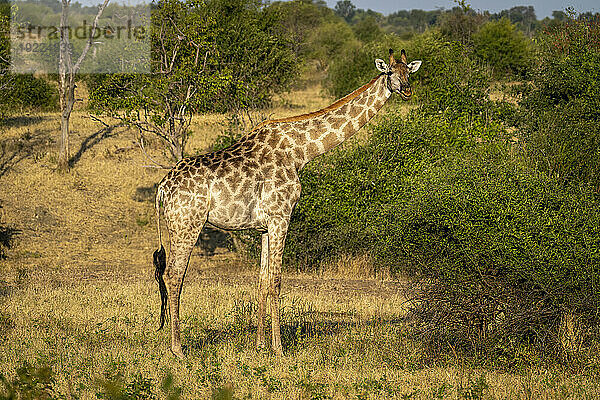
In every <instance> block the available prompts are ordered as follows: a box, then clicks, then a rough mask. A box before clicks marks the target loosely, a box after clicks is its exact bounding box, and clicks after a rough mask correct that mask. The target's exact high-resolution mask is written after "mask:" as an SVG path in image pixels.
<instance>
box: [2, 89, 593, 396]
mask: <svg viewBox="0 0 600 400" xmlns="http://www.w3.org/2000/svg"><path fill="white" fill-rule="evenodd" d="M287 98H288V101H286V102H283V101H282V102H281V103H280V104H281V105H280V106H278V107H277V108H276V109H275V110H273V113H274V114H275V115H276V116H277V117H280V116H281V117H283V116H287V115H293V114H298V113H302V112H306V111H311V110H314V109H317V108H319V107H322V106H324V105H326V104H327V103H328V102H329V101H330V99H327V98H323V97H322V96H321V95H320V89H319V88H315V87H309V88H307V89H303V90H302V91H300V92H295V93H293V94H291V95H289V97H287ZM289 99H293V101H294V103H295V104H297V105H296V106H294V105H290V103H291V100H289ZM298 104H299V105H298ZM225 120H226V116H222V115H206V116H201V117H198V118H196V119H195V120H194V125H193V129H194V136H193V139H192V142H191V148H196V149H199V150H202V149H206V148H207V147H208V146H209V145H210V143H211V142H212V141H213V140H214V138H215V137H216V135H218V134H219V133H221V131H222V128H221V127H220V126H219V124H220V123H222V122H224V121H225ZM72 123H73V147H72V148H73V153H74V154H77V152H78V151H79V149H82V151H81V154H80V156H79V158H78V160H77V161H76V162H75V166H74V168H73V169H72V170H71V171H70V172H69V173H67V174H60V173H57V172H56V171H55V167H56V147H55V146H56V145H55V140H56V138H57V137H58V118H57V116H56V115H55V114H50V113H48V114H34V115H29V116H23V117H21V118H17V119H13V120H11V121H10V124H9V126H8V128H6V129H5V130H4V132H2V136H1V138H0V142H1V144H2V146H1V147H0V149H1V150H2V153H1V154H0V168H1V169H0V205H1V206H2V209H0V210H1V211H2V215H1V217H2V219H1V220H0V222H1V223H2V225H3V226H5V227H10V228H11V229H12V230H13V231H16V232H17V233H18V234H17V235H16V238H15V241H14V246H13V247H12V248H11V249H10V250H9V251H8V252H7V255H8V258H7V259H6V260H0V305H1V306H0V372H2V373H3V374H4V375H7V376H14V374H15V371H16V369H17V368H18V367H20V366H21V365H23V363H25V362H29V363H31V364H33V365H39V366H41V365H51V366H52V368H53V370H54V371H55V373H56V390H57V391H58V392H60V393H62V394H63V395H65V396H66V397H67V398H68V397H69V396H70V397H71V398H81V399H93V398H96V393H97V392H100V391H101V390H102V388H101V384H100V382H101V381H102V379H107V378H108V379H115V377H116V376H117V374H121V375H122V376H123V379H124V382H125V385H126V386H127V385H129V386H128V387H130V388H133V387H134V383H135V382H137V383H140V382H142V383H143V382H146V383H150V384H151V386H152V388H153V389H152V390H153V391H154V393H160V389H159V386H160V383H161V382H162V380H163V379H164V377H165V376H167V375H168V374H172V375H173V376H174V379H175V385H177V386H179V387H181V388H182V390H183V393H182V398H185V399H195V398H207V397H210V396H211V395H212V394H213V391H214V390H215V389H218V388H221V389H223V390H224V388H227V387H231V388H232V390H233V394H234V396H235V397H236V398H273V399H278V398H281V399H296V398H297V399H305V398H307V399H308V398H313V399H318V398H320V399H325V398H334V399H338V398H339V399H342V398H362V399H378V398H398V399H404V398H411V399H430V398H498V399H500V398H508V399H518V398H597V397H598V395H600V388H599V383H598V380H597V378H596V377H595V376H591V375H586V374H581V375H569V374H567V373H564V372H561V371H559V370H556V369H552V368H548V369H530V370H526V371H523V372H521V373H513V374H509V373H501V372H498V371H494V370H481V369H474V368H472V367H470V366H469V365H468V363H467V362H466V361H464V360H461V359H458V358H452V357H449V359H448V360H432V359H431V358H430V357H429V355H428V354H427V352H426V351H425V350H424V349H423V348H422V347H421V345H420V344H419V342H418V341H415V340H414V339H410V338H409V337H408V335H407V333H406V329H405V326H404V324H403V317H404V313H405V309H404V297H403V295H402V293H403V292H402V289H403V283H402V282H397V281H393V280H391V279H389V277H383V278H384V279H381V278H382V277H377V279H373V277H371V276H370V271H371V270H372V266H371V261H370V260H369V259H368V257H356V258H343V259H340V260H338V261H336V262H335V263H334V264H332V265H330V266H327V267H326V268H325V271H326V272H325V273H324V274H323V275H322V276H314V275H303V274H286V275H285V276H284V280H283V285H282V287H283V306H284V307H283V310H282V319H283V325H284V329H283V342H284V347H285V355H284V356H283V357H282V358H280V359H276V358H274V356H273V355H272V354H271V352H269V351H264V352H257V351H256V350H255V349H254V347H253V341H254V339H255V326H256V320H255V319H256V315H255V310H256V302H255V297H254V296H255V291H256V280H257V276H256V271H257V266H256V265H254V264H252V263H250V264H248V263H247V262H245V261H242V260H240V259H238V258H237V257H236V256H235V255H233V254H231V253H228V252H218V254H217V255H214V256H212V257H206V256H204V255H203V254H202V252H200V251H198V250H197V251H195V252H194V255H193V257H192V260H191V266H190V271H189V273H188V277H187V278H186V285H185V287H184V292H183V297H182V303H183V304H182V320H183V329H184V333H183V334H184V346H185V350H186V351H187V353H188V358H187V360H186V361H184V362H180V361H178V360H177V359H175V358H174V357H172V356H171V355H170V353H168V350H167V344H168V331H167V330H164V331H161V332H156V327H157V322H158V318H157V316H158V309H159V299H158V291H157V288H156V284H155V282H154V281H153V279H152V276H153V268H152V266H151V254H152V252H153V250H154V249H155V247H156V244H157V243H156V240H157V238H156V236H157V235H156V232H155V222H156V221H155V219H154V218H155V217H154V211H153V205H152V191H153V186H154V185H155V184H156V183H157V182H158V181H159V180H160V179H161V178H162V176H163V174H164V171H160V170H155V169H149V168H143V167H142V165H144V164H145V163H146V161H145V160H144V158H143V156H142V155H141V154H140V151H139V150H138V148H137V146H136V145H135V143H134V140H135V135H134V133H133V132H130V131H128V130H126V129H124V128H118V127H117V128H115V129H114V130H112V131H110V132H106V131H102V130H101V129H102V125H100V124H97V123H94V122H92V121H91V120H90V119H89V118H88V117H87V114H86V113H85V111H83V110H80V111H76V112H75V114H74V116H73V120H72ZM149 148H150V152H151V153H152V155H153V156H154V157H157V158H160V157H162V155H161V152H160V147H159V144H158V143H150V146H149ZM162 161H164V159H162ZM568 322H569V321H567V320H565V327H566V328H565V329H567V330H568V329H571V328H569V326H571V325H573V324H571V325H568ZM0 390H1V389H0ZM132 390H133V389H132ZM159 397H160V396H159Z"/></svg>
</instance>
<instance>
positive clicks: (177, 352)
mask: <svg viewBox="0 0 600 400" xmlns="http://www.w3.org/2000/svg"><path fill="white" fill-rule="evenodd" d="M171 353H173V355H174V356H175V357H177V358H179V359H180V360H185V355H184V354H183V350H181V347H179V348H176V349H173V348H172V349H171Z"/></svg>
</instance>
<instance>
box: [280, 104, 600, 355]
mask: <svg viewBox="0 0 600 400" xmlns="http://www.w3.org/2000/svg"><path fill="white" fill-rule="evenodd" d="M480 122H481V121H480ZM494 131H495V132H496V133H495V134H494V133H491V132H494ZM486 133H487V135H488V136H487V139H486V140H485V141H484V142H483V143H479V142H480V140H479V136H480V135H485V134H486ZM502 135H503V128H502V126H501V125H499V124H497V122H495V121H493V120H492V121H491V122H490V123H489V125H487V126H485V125H481V126H480V127H479V128H477V129H474V130H473V129H471V127H470V125H469V124H468V123H467V121H464V120H461V119H454V118H447V116H445V115H444V114H438V115H437V116H431V115H429V114H427V113H423V112H421V111H419V110H417V111H415V112H413V113H411V114H409V116H408V117H403V116H401V115H400V114H392V115H390V116H388V117H387V118H384V119H383V120H382V122H381V123H379V124H378V125H377V126H375V127H374V128H373V132H372V136H371V138H370V140H369V142H368V143H367V144H366V145H364V146H355V147H351V148H347V149H345V150H339V151H337V152H334V153H332V154H331V155H330V156H326V157H324V158H322V159H321V160H319V161H318V162H316V163H313V164H309V166H308V167H307V168H306V169H305V171H303V172H302V176H301V180H302V183H303V197H302V198H301V200H300V202H299V204H298V206H297V207H296V210H295V212H294V215H293V218H292V224H291V227H290V232H289V234H288V245H287V247H286V258H287V261H288V262H290V263H292V264H293V263H296V264H301V265H304V266H305V267H308V268H315V267H317V266H318V265H319V263H321V262H322V261H324V260H326V259H327V258H331V257H336V256H339V255H341V254H361V253H368V254H370V255H371V256H372V257H373V258H374V260H375V262H376V267H377V268H387V269H390V270H391V271H392V272H394V273H396V274H404V275H407V276H411V277H413V278H414V279H416V280H417V281H418V282H420V284H419V285H418V286H417V289H416V290H417V293H418V296H417V298H416V299H415V302H414V303H413V305H414V308H413V310H412V311H413V314H412V315H413V317H414V322H415V327H416V328H417V332H419V334H420V337H421V338H423V339H430V340H431V341H430V343H433V344H439V343H450V344H451V345H452V346H453V348H454V349H455V350H464V351H465V352H467V353H468V354H476V355H482V356H490V355H493V356H494V357H495V359H498V360H500V361H502V360H504V361H505V362H506V363H508V364H510V363H512V362H514V360H522V361H525V362H531V361H532V359H531V358H528V357H525V356H518V355H519V354H520V353H519V352H520V351H521V349H522V346H531V347H532V348H533V349H534V350H535V354H550V355H556V354H562V353H561V352H564V346H563V345H562V344H561V340H559V339H558V338H559V337H560V334H559V331H560V324H561V321H562V320H563V319H564V318H565V315H566V313H569V312H570V313H574V315H576V317H575V319H577V320H578V321H584V322H585V323H586V326H596V324H597V322H598V321H597V316H596V314H595V310H596V309H597V307H598V306H599V305H600V297H599V296H598V293H599V287H598V282H599V280H598V265H600V253H598V252H597V251H596V250H595V249H597V248H600V210H599V209H598V207H597V205H596V202H595V201H594V197H593V195H592V193H590V192H589V191H587V190H585V189H573V188H566V187H563V186H561V185H560V183H559V182H558V181H556V180H555V179H553V178H551V177H548V176H545V175H539V174H537V173H536V172H535V171H532V170H530V169H528V168H527V166H526V162H524V160H523V159H522V157H521V155H517V156H515V155H514V153H515V149H513V148H512V146H511V145H510V144H507V143H506V142H504V141H503V140H499V138H500V139H501V138H502ZM517 154H518V153H517ZM588 333H590V334H593V335H596V334H598V332H595V331H589V332H588ZM590 337H591V336H587V337H586V338H583V336H582V339H581V340H582V342H586V340H589V338H590ZM586 343H588V345H589V343H590V342H589V341H587V342H586ZM519 357H521V358H519Z"/></svg>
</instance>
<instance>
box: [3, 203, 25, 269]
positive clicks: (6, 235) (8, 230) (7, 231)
mask: <svg viewBox="0 0 600 400" xmlns="http://www.w3.org/2000/svg"><path fill="white" fill-rule="evenodd" d="M0 208H2V204H0ZM19 233H21V231H20V230H18V229H15V228H12V227H10V226H3V225H0V260H4V259H6V253H5V251H6V250H8V249H10V248H11V247H12V244H13V241H14V240H15V236H17V235H18V234H19Z"/></svg>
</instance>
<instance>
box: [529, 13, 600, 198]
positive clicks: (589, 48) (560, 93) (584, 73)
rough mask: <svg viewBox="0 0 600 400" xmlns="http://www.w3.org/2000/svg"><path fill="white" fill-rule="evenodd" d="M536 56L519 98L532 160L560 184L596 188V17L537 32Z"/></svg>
mask: <svg viewBox="0 0 600 400" xmlns="http://www.w3.org/2000/svg"><path fill="white" fill-rule="evenodd" d="M538 43H539V48H540V51H539V54H538V57H537V59H538V60H539V62H538V64H537V68H536V70H535V71H534V73H533V82H532V84H531V86H530V87H529V88H528V89H527V90H526V91H525V93H524V95H523V101H522V104H521V105H522V110H523V113H522V115H521V120H522V129H523V133H524V136H525V140H526V146H527V150H528V151H529V153H530V155H531V161H532V164H533V165H534V166H535V167H536V168H537V169H539V170H540V171H543V172H545V173H547V174H549V175H551V176H553V177H555V178H556V179H559V180H560V181H562V182H564V183H575V184H581V183H583V184H591V185H593V186H594V187H596V190H598V189H599V188H600V171H599V170H598V168H597V166H598V165H600V70H599V69H598V65H599V63H600V44H599V43H600V18H598V17H596V18H595V19H581V20H580V19H575V18H574V17H573V16H571V18H570V19H568V20H567V21H566V22H564V23H562V24H556V25H554V26H553V27H552V28H549V29H547V30H546V31H544V32H542V33H541V34H540V36H539V37H538Z"/></svg>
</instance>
